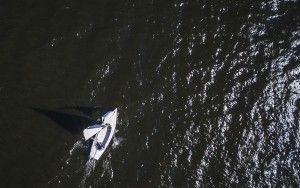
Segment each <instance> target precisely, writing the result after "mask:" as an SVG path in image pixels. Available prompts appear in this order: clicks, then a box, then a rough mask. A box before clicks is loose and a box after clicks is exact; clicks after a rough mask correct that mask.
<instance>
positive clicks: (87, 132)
mask: <svg viewBox="0 0 300 188" xmlns="http://www.w3.org/2000/svg"><path fill="white" fill-rule="evenodd" d="M101 129H103V127H102V126H101V125H100V124H96V125H93V126H89V127H88V128H86V129H84V131H83V136H84V139H85V140H88V139H90V138H91V137H93V136H94V135H95V134H97V133H98V132H99V131H101Z"/></svg>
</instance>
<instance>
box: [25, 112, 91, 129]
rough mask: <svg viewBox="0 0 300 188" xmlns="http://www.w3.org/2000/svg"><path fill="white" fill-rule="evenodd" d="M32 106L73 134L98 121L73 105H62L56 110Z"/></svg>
mask: <svg viewBox="0 0 300 188" xmlns="http://www.w3.org/2000/svg"><path fill="white" fill-rule="evenodd" d="M30 108H31V109H32V110H34V111H36V112H38V113H41V114H43V115H44V116H46V117H48V118H49V119H51V120H52V121H54V122H56V123H57V124H58V125H59V126H60V127H62V128H63V129H65V130H67V131H68V132H70V133H71V134H78V133H81V132H82V130H83V129H84V128H86V127H87V126H89V125H91V124H93V123H95V122H96V120H95V119H93V118H91V117H90V116H89V115H87V114H86V113H84V112H82V111H80V110H77V109H76V108H72V107H68V108H66V107H62V108H59V109H54V110H52V109H51V110H50V109H42V108H37V107H30ZM77 108H78V107H77ZM86 108H87V107H86ZM91 108H92V107H91ZM90 113H91V112H90Z"/></svg>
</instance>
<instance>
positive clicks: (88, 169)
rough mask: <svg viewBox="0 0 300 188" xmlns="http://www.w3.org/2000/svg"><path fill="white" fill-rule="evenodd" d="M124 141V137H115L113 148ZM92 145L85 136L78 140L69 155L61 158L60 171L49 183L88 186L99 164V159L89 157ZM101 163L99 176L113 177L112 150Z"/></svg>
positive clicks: (51, 184) (50, 184) (53, 184)
mask: <svg viewBox="0 0 300 188" xmlns="http://www.w3.org/2000/svg"><path fill="white" fill-rule="evenodd" d="M122 142H123V139H122V138H116V137H114V138H113V143H112V145H111V149H112V150H114V149H116V148H118V147H119V146H120V145H121V143H122ZM90 146H91V143H87V142H86V141H85V140H84V139H83V138H82V139H80V140H77V141H76V142H75V143H74V144H73V146H72V148H71V149H70V150H69V154H68V156H66V157H64V158H62V159H61V163H62V165H61V166H60V168H59V170H58V171H59V172H58V174H57V175H56V176H55V177H54V178H52V179H51V180H49V181H48V185H49V186H68V185H70V184H72V185H73V184H74V185H76V184H77V186H78V185H79V187H86V186H87V184H88V183H87V182H88V179H89V177H90V176H91V175H93V174H94V173H93V172H94V171H95V168H96V164H97V160H95V159H92V158H91V159H90V158H88V152H89V149H90ZM109 150H110V149H109ZM109 150H108V151H109ZM98 162H99V161H98ZM101 163H102V165H101V166H102V169H101V171H102V172H101V173H100V174H99V175H100V176H99V177H98V178H102V177H104V176H105V175H108V176H109V177H110V178H113V174H114V173H113V170H112V166H111V154H110V152H109V153H108V154H107V156H106V157H105V158H104V160H102V162H101ZM100 168H101V167H100ZM98 178H97V179H98ZM78 181H79V182H78Z"/></svg>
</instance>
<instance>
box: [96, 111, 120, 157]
mask: <svg viewBox="0 0 300 188" xmlns="http://www.w3.org/2000/svg"><path fill="white" fill-rule="evenodd" d="M117 115H118V111H117V109H115V110H113V111H110V112H108V113H106V114H105V115H104V116H103V117H102V121H103V122H102V125H103V127H101V129H100V130H99V132H98V133H97V134H96V135H95V138H94V141H93V144H92V148H91V152H90V158H93V159H96V160H98V159H99V158H100V157H101V156H102V154H103V153H104V151H105V150H106V148H107V147H108V145H109V143H110V141H111V139H112V137H113V135H114V132H115V129H116V123H117ZM97 129H99V128H97Z"/></svg>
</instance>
